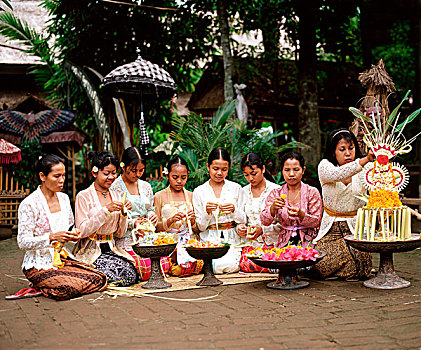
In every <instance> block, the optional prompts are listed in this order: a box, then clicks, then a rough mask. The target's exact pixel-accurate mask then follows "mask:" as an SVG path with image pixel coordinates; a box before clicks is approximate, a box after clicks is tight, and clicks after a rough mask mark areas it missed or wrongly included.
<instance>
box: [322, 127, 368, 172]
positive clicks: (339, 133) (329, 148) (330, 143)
mask: <svg viewBox="0 0 421 350" xmlns="http://www.w3.org/2000/svg"><path fill="white" fill-rule="evenodd" d="M342 139H343V140H345V141H347V142H349V143H352V144H353V145H354V147H355V159H357V158H361V157H362V156H363V155H362V153H361V150H360V147H359V146H358V141H357V138H356V137H355V135H354V134H353V133H352V132H351V131H349V130H348V129H346V128H341V129H336V130H333V131H331V132H330V133H329V136H328V137H327V141H326V149H325V154H324V158H326V159H327V160H328V161H329V162H331V163H332V164H333V165H339V164H338V160H337V159H336V155H335V151H336V146H337V145H338V143H339V141H341V140H342Z"/></svg>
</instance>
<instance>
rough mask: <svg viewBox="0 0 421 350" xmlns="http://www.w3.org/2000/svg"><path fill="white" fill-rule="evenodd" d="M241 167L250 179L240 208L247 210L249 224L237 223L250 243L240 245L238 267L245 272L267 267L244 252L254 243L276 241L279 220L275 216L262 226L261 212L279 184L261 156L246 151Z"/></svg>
mask: <svg viewBox="0 0 421 350" xmlns="http://www.w3.org/2000/svg"><path fill="white" fill-rule="evenodd" d="M241 169H242V170H243V174H244V177H245V178H246V180H247V181H248V182H249V184H248V185H246V186H244V187H243V188H242V192H243V196H244V201H243V203H242V208H241V209H242V210H243V211H244V213H245V214H246V217H247V226H248V228H247V226H246V225H244V224H241V225H238V226H237V232H238V234H239V236H240V237H247V239H248V240H250V241H251V243H250V244H249V245H247V246H246V247H244V248H243V251H242V253H241V260H240V269H241V271H244V272H267V271H268V270H267V269H265V268H262V267H260V266H257V265H256V264H255V263H253V262H252V261H251V260H250V259H248V258H247V256H246V255H247V253H248V252H249V251H250V250H252V249H253V248H255V247H261V248H263V249H266V248H272V247H273V246H274V245H275V243H276V242H277V240H278V236H279V231H280V228H281V227H280V225H279V223H278V221H277V220H275V221H274V222H271V224H270V225H267V226H263V225H262V222H261V221H260V214H261V212H262V210H263V209H264V208H265V203H266V198H267V197H268V196H269V193H271V192H272V190H274V189H276V188H280V187H281V186H279V185H277V184H276V183H274V182H272V181H273V178H272V176H271V175H270V174H269V173H268V172H267V170H266V167H265V165H264V162H263V159H262V158H261V157H260V156H259V155H258V154H256V153H248V154H246V155H245V156H244V157H243V159H242V160H241ZM269 179H270V180H272V181H269ZM272 221H273V220H272Z"/></svg>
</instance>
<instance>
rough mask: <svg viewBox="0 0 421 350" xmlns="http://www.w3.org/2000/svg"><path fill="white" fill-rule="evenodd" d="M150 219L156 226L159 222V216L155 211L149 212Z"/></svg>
mask: <svg viewBox="0 0 421 350" xmlns="http://www.w3.org/2000/svg"><path fill="white" fill-rule="evenodd" d="M148 219H149V221H150V222H152V224H153V225H154V226H156V224H157V223H158V216H157V215H156V214H155V213H149V214H148Z"/></svg>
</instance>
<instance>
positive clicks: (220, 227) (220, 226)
mask: <svg viewBox="0 0 421 350" xmlns="http://www.w3.org/2000/svg"><path fill="white" fill-rule="evenodd" d="M234 227H235V221H230V222H224V223H221V224H218V228H216V224H212V225H209V226H208V230H215V231H216V230H229V229H230V228H234Z"/></svg>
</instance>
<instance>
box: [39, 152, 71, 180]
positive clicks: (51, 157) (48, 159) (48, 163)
mask: <svg viewBox="0 0 421 350" xmlns="http://www.w3.org/2000/svg"><path fill="white" fill-rule="evenodd" d="M60 163H63V164H64V160H63V159H61V158H60V157H59V156H56V155H55V154H46V155H44V156H42V157H41V158H40V159H39V160H38V162H37V163H36V165H35V169H36V171H37V173H43V174H44V175H45V176H47V175H48V174H49V173H50V172H51V169H52V167H53V166H54V165H57V164H60Z"/></svg>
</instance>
